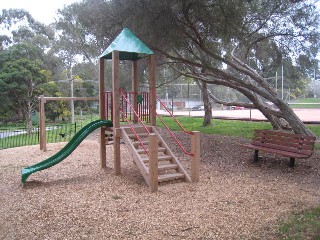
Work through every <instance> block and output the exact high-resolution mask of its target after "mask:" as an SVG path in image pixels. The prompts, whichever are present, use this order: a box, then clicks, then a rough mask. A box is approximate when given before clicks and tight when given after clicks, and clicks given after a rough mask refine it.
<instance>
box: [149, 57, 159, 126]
mask: <svg viewBox="0 0 320 240" xmlns="http://www.w3.org/2000/svg"><path fill="white" fill-rule="evenodd" d="M149 92H150V94H149V96H150V124H151V126H156V125H157V122H156V120H157V119H156V117H157V115H156V107H157V101H156V57H155V55H150V56H149Z"/></svg>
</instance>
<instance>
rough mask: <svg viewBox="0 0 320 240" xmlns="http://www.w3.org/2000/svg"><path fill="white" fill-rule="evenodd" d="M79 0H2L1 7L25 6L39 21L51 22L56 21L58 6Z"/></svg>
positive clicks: (0, 0) (0, 1)
mask: <svg viewBox="0 0 320 240" xmlns="http://www.w3.org/2000/svg"><path fill="white" fill-rule="evenodd" d="M73 2H79V0H0V8H1V10H2V9H9V8H23V9H25V10H27V11H28V12H29V13H30V14H31V15H32V17H34V18H35V19H36V20H38V21H39V22H42V23H45V24H49V23H52V22H54V17H55V15H56V12H57V9H58V8H63V7H64V5H69V4H71V3H73Z"/></svg>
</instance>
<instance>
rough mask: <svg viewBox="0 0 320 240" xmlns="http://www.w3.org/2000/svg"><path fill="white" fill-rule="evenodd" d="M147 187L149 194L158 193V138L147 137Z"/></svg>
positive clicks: (154, 136) (154, 135)
mask: <svg viewBox="0 0 320 240" xmlns="http://www.w3.org/2000/svg"><path fill="white" fill-rule="evenodd" d="M149 154H150V155H149V187H150V191H151V192H156V191H158V137H157V135H156V134H154V133H151V134H150V135H149Z"/></svg>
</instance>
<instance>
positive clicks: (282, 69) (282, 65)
mask: <svg viewBox="0 0 320 240" xmlns="http://www.w3.org/2000/svg"><path fill="white" fill-rule="evenodd" d="M281 99H282V100H283V63H282V64H281Z"/></svg>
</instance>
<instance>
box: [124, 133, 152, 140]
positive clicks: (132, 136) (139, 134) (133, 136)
mask: <svg viewBox="0 0 320 240" xmlns="http://www.w3.org/2000/svg"><path fill="white" fill-rule="evenodd" d="M137 135H138V136H139V137H140V138H141V137H148V136H149V133H138V134H137ZM128 137H129V138H131V139H137V136H136V135H135V134H128Z"/></svg>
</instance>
